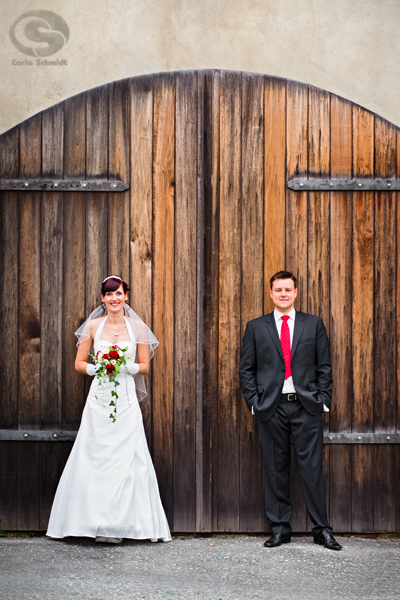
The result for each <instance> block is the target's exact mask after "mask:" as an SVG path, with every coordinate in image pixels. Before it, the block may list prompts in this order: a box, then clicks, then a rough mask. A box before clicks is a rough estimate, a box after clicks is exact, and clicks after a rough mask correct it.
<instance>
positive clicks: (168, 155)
mask: <svg viewBox="0 0 400 600" xmlns="http://www.w3.org/2000/svg"><path fill="white" fill-rule="evenodd" d="M153 122H154V138H153V256H154V258H153V328H154V333H155V335H156V337H157V339H158V340H159V342H160V346H159V347H158V348H157V351H156V353H155V357H154V360H153V363H154V364H153V457H154V466H155V468H156V471H157V477H158V483H159V486H160V494H161V498H162V500H163V503H164V507H165V511H166V514H167V518H168V521H169V523H170V525H171V526H172V528H173V514H174V475H173V468H174V450H173V448H174V435H173V413H174V354H175V353H174V269H173V265H174V255H175V250H174V249H175V243H174V231H175V227H174V218H175V211H174V196H175V181H174V180H175V162H174V156H175V77H174V75H173V74H171V75H162V76H161V75H160V76H155V78H154V117H153Z"/></svg>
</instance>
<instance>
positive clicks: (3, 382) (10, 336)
mask: <svg viewBox="0 0 400 600" xmlns="http://www.w3.org/2000/svg"><path fill="white" fill-rule="evenodd" d="M18 153H19V128H17V127H15V128H14V129H11V130H10V131H8V132H7V133H5V134H3V135H2V136H1V141H0V175H1V176H2V177H3V176H6V177H18V174H19V160H18V159H19V156H18ZM18 214H19V209H18V196H17V194H16V193H14V192H3V193H2V194H1V195H0V260H1V263H2V269H1V270H0V343H1V347H2V348H7V351H8V352H9V357H10V359H9V360H8V361H4V360H3V361H1V362H0V397H1V399H2V400H1V402H0V422H1V423H2V426H3V427H6V428H10V429H12V428H14V427H17V425H18V402H17V399H18V358H19V348H18V311H17V310H16V306H17V305H16V303H15V302H13V303H10V302H9V300H10V298H14V299H16V298H18V253H17V252H16V251H15V249H16V248H18V243H19V239H18Z"/></svg>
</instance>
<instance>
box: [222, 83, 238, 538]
mask: <svg viewBox="0 0 400 600" xmlns="http://www.w3.org/2000/svg"><path fill="white" fill-rule="evenodd" d="M220 144H221V145H220V229H219V352H218V359H219V360H218V396H219V398H218V399H219V406H218V531H237V530H238V528H239V494H240V479H239V474H240V451H239V448H240V445H239V440H240V415H241V402H242V400H241V395H240V389H239V384H238V373H237V371H238V364H239V352H240V343H241V339H240V280H241V268H240V264H241V255H240V254H241V252H240V245H241V189H240V188H241V186H240V168H241V80H240V75H239V74H236V73H231V72H221V96H220Z"/></svg>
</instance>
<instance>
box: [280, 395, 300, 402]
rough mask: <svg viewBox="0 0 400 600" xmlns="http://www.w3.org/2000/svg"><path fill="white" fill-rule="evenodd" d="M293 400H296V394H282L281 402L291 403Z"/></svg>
mask: <svg viewBox="0 0 400 600" xmlns="http://www.w3.org/2000/svg"><path fill="white" fill-rule="evenodd" d="M293 400H297V394H282V395H281V401H282V402H293Z"/></svg>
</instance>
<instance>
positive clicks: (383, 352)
mask: <svg viewBox="0 0 400 600" xmlns="http://www.w3.org/2000/svg"><path fill="white" fill-rule="evenodd" d="M396 168H397V165H396V130H395V127H394V126H393V125H391V124H390V123H388V122H387V121H384V120H383V119H381V118H380V117H375V177H384V178H388V179H389V178H392V179H394V178H395V176H396ZM374 241H375V246H374V250H375V261H374V279H375V284H374V292H375V299H374V361H375V363H374V364H375V369H374V371H375V377H374V431H376V432H388V433H391V432H394V431H395V430H396V402H395V390H394V385H393V382H394V380H395V378H396V329H395V327H394V323H395V322H396V316H397V302H396V292H397V282H396V268H397V265H396V260H395V257H396V250H397V244H396V202H395V195H394V194H393V193H390V192H376V193H375V238H374ZM394 470H395V455H394V448H393V447H392V446H389V445H387V446H377V447H376V448H375V455H374V475H375V482H374V494H375V498H374V530H375V531H395V521H396V515H395V501H394V494H395V486H394V479H393V475H394Z"/></svg>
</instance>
